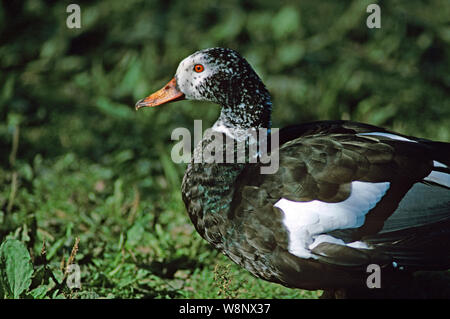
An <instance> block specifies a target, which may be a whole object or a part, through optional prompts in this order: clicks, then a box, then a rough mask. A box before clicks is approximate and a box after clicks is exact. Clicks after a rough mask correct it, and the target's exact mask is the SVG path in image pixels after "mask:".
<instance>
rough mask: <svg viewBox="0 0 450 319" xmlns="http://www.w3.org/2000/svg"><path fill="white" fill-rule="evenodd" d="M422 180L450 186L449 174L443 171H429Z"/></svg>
mask: <svg viewBox="0 0 450 319" xmlns="http://www.w3.org/2000/svg"><path fill="white" fill-rule="evenodd" d="M424 180H425V181H429V182H433V183H436V184H439V185H442V186H445V187H450V174H447V173H444V172H437V171H431V173H430V174H429V175H428V176H427V177H425V178H424Z"/></svg>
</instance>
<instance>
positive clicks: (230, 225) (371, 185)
mask: <svg viewBox="0 0 450 319" xmlns="http://www.w3.org/2000/svg"><path fill="white" fill-rule="evenodd" d="M198 65H200V66H201V68H200V67H198ZM197 67H198V69H197ZM190 70H194V71H195V73H194V72H189V71H190ZM207 72H209V74H207ZM191 73H192V74H191ZM196 73H199V74H196ZM173 81H174V82H175V83H174V85H172V86H170V87H169V86H166V87H165V88H164V89H163V90H164V91H163V92H164V94H163V93H161V91H159V93H157V94H156V95H152V96H151V97H149V98H147V99H145V100H144V101H140V102H139V104H138V105H139V106H154V105H159V104H162V103H166V102H168V101H171V100H175V99H179V98H181V97H184V98H191V99H198V100H202V99H203V100H209V101H213V102H216V103H219V104H221V105H222V113H221V116H220V117H219V119H218V121H217V122H216V124H215V125H214V126H213V130H212V134H219V135H220V134H222V135H223V139H224V140H225V139H226V137H228V138H232V139H233V138H234V139H236V140H237V139H239V138H241V137H242V135H245V132H246V130H248V129H250V128H256V129H258V128H270V126H271V123H270V111H271V102H270V95H269V94H268V92H267V90H266V89H265V87H264V85H263V84H262V82H261V81H260V80H259V78H258V76H257V75H256V73H255V72H254V71H253V69H251V67H250V66H249V65H248V63H247V62H246V61H245V60H244V59H243V58H241V57H240V56H239V55H238V54H237V53H236V52H234V51H232V50H228V49H219V48H215V49H207V50H203V51H199V52H197V53H195V54H193V55H192V56H190V57H188V58H187V59H185V60H183V62H181V64H180V66H179V68H178V70H177V75H176V77H175V79H174V80H173ZM171 83H172V82H171ZM167 92H169V93H167ZM161 94H162V96H163V97H162V98H161ZM278 140H279V147H278V148H273V149H272V150H271V155H273V154H276V156H277V158H278V159H279V169H278V170H277V171H276V172H275V173H273V174H262V173H261V169H260V168H261V166H262V164H261V163H231V164H226V163H206V162H201V163H198V162H197V161H194V158H196V157H198V156H199V153H201V152H202V151H203V150H205V149H206V148H208V146H210V144H211V143H212V142H213V139H212V138H211V134H210V135H207V136H205V138H204V139H203V140H202V142H201V143H200V144H199V145H198V146H197V147H196V148H195V150H194V154H193V161H192V163H191V164H189V165H188V168H187V170H186V173H185V176H184V178H183V184H182V194H183V200H184V202H185V204H186V208H187V211H188V213H189V216H190V218H191V220H192V222H193V223H194V225H195V227H196V229H197V231H198V232H199V233H200V234H201V236H202V237H203V238H205V239H206V240H207V241H208V242H210V243H211V244H212V245H213V246H214V247H216V248H217V249H219V250H221V251H222V252H223V253H224V254H225V255H227V256H228V257H229V258H230V259H232V260H233V261H234V262H236V263H237V264H239V265H241V266H243V267H244V268H246V269H247V270H249V271H250V272H251V273H252V274H254V275H255V276H258V277H260V278H263V279H266V280H269V281H273V282H278V283H281V284H283V285H286V286H290V287H297V288H304V289H325V288H342V287H351V286H365V285H366V279H367V276H368V273H367V266H368V265H370V264H376V265H378V266H379V267H380V268H381V270H382V272H383V276H384V278H396V277H398V278H399V277H401V275H398V274H401V273H404V272H408V271H414V270H425V269H427V270H437V269H448V268H450V168H449V167H450V144H449V143H442V142H432V141H429V140H424V139H419V138H414V137H407V136H403V135H400V134H397V133H394V132H389V131H387V130H385V129H382V128H378V127H375V126H371V125H366V124H361V123H353V122H346V121H329V122H326V121H324V122H315V123H308V124H303V125H298V126H292V127H288V128H285V129H282V130H280V132H279V139H278ZM224 147H225V146H224Z"/></svg>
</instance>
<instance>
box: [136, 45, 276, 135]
mask: <svg viewBox="0 0 450 319" xmlns="http://www.w3.org/2000/svg"><path fill="white" fill-rule="evenodd" d="M183 99H188V100H197V101H209V102H213V103H217V104H220V105H221V106H222V112H221V115H220V118H219V121H220V123H221V124H223V125H225V126H228V127H233V126H238V127H241V128H249V127H269V126H270V112H271V105H272V103H271V100H270V94H269V92H268V91H267V89H266V88H265V86H264V84H263V83H262V81H261V79H260V78H259V77H258V75H257V74H256V72H255V71H254V70H253V68H252V67H251V66H250V64H249V63H248V62H247V61H246V60H245V59H244V58H243V57H241V56H240V55H239V53H237V52H236V51H234V50H231V49H225V48H210V49H205V50H201V51H197V52H195V53H194V54H192V55H190V56H188V57H187V58H185V59H184V60H183V61H181V63H180V64H179V66H178V69H177V72H176V74H175V77H174V78H173V79H172V80H171V81H170V82H169V83H167V84H166V85H165V86H164V87H163V88H162V89H160V90H159V91H157V92H155V93H153V94H151V95H150V96H148V97H146V98H145V99H142V100H140V101H138V102H137V103H136V109H139V108H141V107H147V106H158V105H162V104H166V103H169V102H174V101H178V100H183Z"/></svg>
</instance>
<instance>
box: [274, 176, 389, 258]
mask: <svg viewBox="0 0 450 319" xmlns="http://www.w3.org/2000/svg"><path fill="white" fill-rule="evenodd" d="M351 186H352V188H351V195H350V197H348V198H347V199H346V200H345V201H342V202H339V203H325V202H321V201H318V200H313V201H310V202H295V201H291V200H287V199H285V198H282V199H280V200H279V201H278V202H276V203H275V205H274V206H275V207H278V208H279V209H281V210H282V211H283V214H284V218H283V224H284V226H285V227H286V229H287V230H288V232H289V247H288V249H289V252H290V253H292V254H294V255H296V256H298V257H301V258H310V257H313V256H312V254H311V253H310V249H312V248H314V247H315V246H317V245H318V244H319V243H320V242H324V241H326V242H333V243H337V244H343V245H345V243H344V242H343V241H342V240H340V239H337V238H334V237H332V236H329V235H324V233H326V232H329V231H332V230H337V229H346V228H357V227H360V226H362V225H363V224H364V220H365V215H366V214H367V212H369V211H370V210H371V209H372V208H373V207H374V206H375V205H376V204H377V203H378V202H379V201H380V200H381V198H382V197H383V196H384V195H385V194H386V191H387V190H388V189H389V186H390V183H389V182H384V183H369V182H359V181H355V182H352V185H351ZM351 244H353V246H351V247H358V248H367V246H366V247H363V246H364V244H363V243H359V242H355V243H351ZM349 245H350V244H349ZM311 247H312V248H311Z"/></svg>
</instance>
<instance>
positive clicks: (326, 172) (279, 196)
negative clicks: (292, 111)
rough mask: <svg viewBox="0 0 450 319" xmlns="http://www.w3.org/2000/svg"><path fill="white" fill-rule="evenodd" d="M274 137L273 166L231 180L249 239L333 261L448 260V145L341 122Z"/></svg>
mask: <svg viewBox="0 0 450 319" xmlns="http://www.w3.org/2000/svg"><path fill="white" fill-rule="evenodd" d="M280 142H281V144H282V145H281V146H280V148H279V149H278V151H277V154H278V158H279V167H280V168H279V170H278V171H277V172H276V173H275V174H267V175H263V174H260V167H259V166H258V165H253V166H249V167H248V168H247V169H246V170H245V171H244V172H243V173H242V174H241V176H240V178H239V179H238V182H237V187H238V190H237V192H235V197H234V199H233V203H232V214H234V217H235V218H236V219H237V220H239V223H240V225H241V227H243V228H244V229H246V233H248V234H251V236H250V235H249V236H248V240H249V241H252V245H256V246H258V247H259V248H261V249H268V250H270V249H274V248H273V247H272V246H270V245H268V244H267V243H269V242H276V243H277V245H278V246H277V247H281V249H284V250H286V251H287V252H289V253H290V254H291V255H294V256H296V257H299V258H301V259H311V260H315V261H318V262H320V263H326V264H332V265H336V266H347V267H360V266H362V265H367V264H369V263H379V264H384V265H390V266H394V267H411V268H414V267H416V268H423V269H425V268H436V267H442V268H448V267H449V266H450V244H449V242H450V241H449V239H450V169H449V166H450V156H447V155H449V154H450V144H448V143H440V142H432V141H428V140H424V139H417V138H413V137H408V136H404V135H400V134H397V133H393V132H389V131H387V130H384V129H381V128H377V127H374V126H370V125H364V124H359V123H352V122H344V121H337V122H316V123H310V124H306V125H301V126H293V127H289V128H287V129H285V130H282V131H281V132H280ZM249 181H250V182H249ZM255 221H257V222H255ZM255 225H258V226H256V227H255ZM274 225H277V227H278V229H277V230H276V231H274V230H273V229H274V227H275V226H274ZM252 227H253V228H252ZM244 233H245V232H244Z"/></svg>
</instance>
